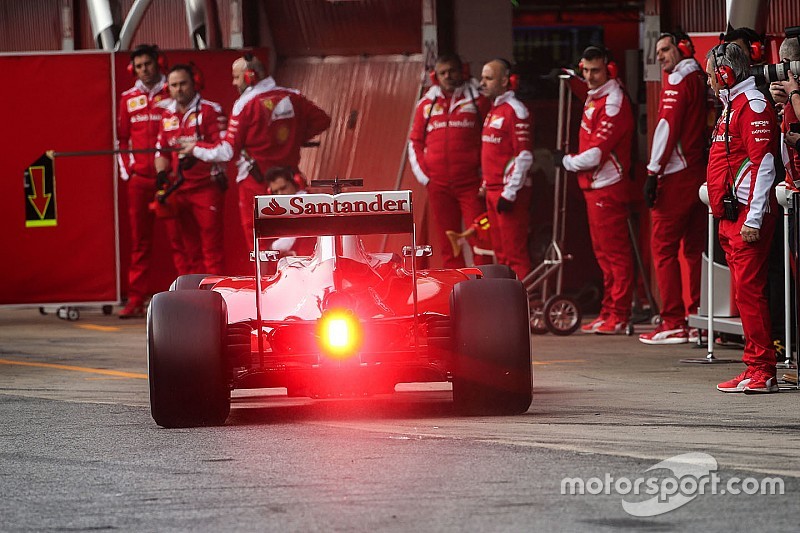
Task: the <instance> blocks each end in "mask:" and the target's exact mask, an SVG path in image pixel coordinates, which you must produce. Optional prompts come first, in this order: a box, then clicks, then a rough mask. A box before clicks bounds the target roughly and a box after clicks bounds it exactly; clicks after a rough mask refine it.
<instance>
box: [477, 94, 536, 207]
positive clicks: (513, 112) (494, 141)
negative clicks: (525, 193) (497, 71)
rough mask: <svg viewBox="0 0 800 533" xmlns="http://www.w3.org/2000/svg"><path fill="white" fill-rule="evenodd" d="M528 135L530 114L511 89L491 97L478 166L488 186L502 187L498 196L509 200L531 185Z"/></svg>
mask: <svg viewBox="0 0 800 533" xmlns="http://www.w3.org/2000/svg"><path fill="white" fill-rule="evenodd" d="M531 135H532V132H531V114H530V112H529V111H528V108H527V107H525V105H524V104H523V103H522V102H520V101H519V100H517V98H516V97H515V96H514V91H507V92H505V93H503V94H501V95H500V96H498V97H497V98H495V101H494V105H493V106H492V108H491V110H490V111H489V114H488V115H486V119H485V120H484V121H483V132H482V134H481V141H482V147H481V170H482V171H483V183H484V186H485V187H486V188H487V189H488V190H500V189H502V191H503V192H502V193H501V194H502V196H503V197H505V198H506V200H510V201H512V202H513V201H514V200H516V199H517V191H519V190H520V189H521V188H522V187H524V186H526V185H527V186H530V185H531V178H530V176H528V171H529V170H530V168H531V165H532V164H533V141H532V139H531Z"/></svg>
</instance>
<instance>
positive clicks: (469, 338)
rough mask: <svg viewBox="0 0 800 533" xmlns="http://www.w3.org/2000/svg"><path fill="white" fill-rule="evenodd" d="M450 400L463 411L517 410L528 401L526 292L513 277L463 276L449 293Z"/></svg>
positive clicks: (502, 412) (524, 408)
mask: <svg viewBox="0 0 800 533" xmlns="http://www.w3.org/2000/svg"><path fill="white" fill-rule="evenodd" d="M450 311H451V323H452V327H453V348H454V352H455V355H454V358H455V364H454V371H453V401H454V402H455V405H456V409H458V410H459V411H460V412H462V413H464V414H488V415H515V414H521V413H524V412H526V411H527V410H528V408H529V407H530V405H531V400H532V372H531V337H530V331H529V327H530V326H529V316H528V296H527V293H526V291H525V288H524V287H523V286H522V283H520V282H519V281H516V280H511V279H488V280H466V281H464V282H461V283H458V284H456V285H455V286H454V287H453V292H452V293H451V295H450Z"/></svg>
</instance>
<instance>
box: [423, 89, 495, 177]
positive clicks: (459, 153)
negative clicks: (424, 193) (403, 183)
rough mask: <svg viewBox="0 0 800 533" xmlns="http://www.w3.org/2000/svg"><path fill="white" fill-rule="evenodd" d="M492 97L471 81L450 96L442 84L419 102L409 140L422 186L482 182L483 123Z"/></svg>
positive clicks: (430, 90)
mask: <svg viewBox="0 0 800 533" xmlns="http://www.w3.org/2000/svg"><path fill="white" fill-rule="evenodd" d="M489 105H490V104H489V100H488V99H487V98H486V97H485V96H483V95H482V94H480V93H479V92H478V89H477V87H475V86H474V85H472V83H470V82H467V83H464V84H463V85H462V86H461V87H458V88H456V90H455V91H453V94H452V95H451V96H450V97H449V98H448V97H447V95H445V93H444V91H443V90H442V88H441V87H440V86H439V85H434V86H433V87H431V88H430V89H429V90H428V92H427V93H425V96H423V97H422V99H421V100H420V101H419V102H417V107H416V110H415V111H414V123H413V126H412V127H411V134H410V135H409V141H408V160H409V163H410V164H411V169H412V171H413V172H414V176H415V177H416V178H417V181H419V182H420V183H421V184H422V185H428V182H429V181H430V180H433V181H435V182H437V183H442V184H456V185H466V184H470V183H472V184H475V185H476V186H477V185H478V184H479V183H480V173H479V169H480V164H481V156H480V150H481V126H482V119H483V117H485V116H486V113H487V112H488V111H489Z"/></svg>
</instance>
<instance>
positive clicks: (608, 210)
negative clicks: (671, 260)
mask: <svg viewBox="0 0 800 533" xmlns="http://www.w3.org/2000/svg"><path fill="white" fill-rule="evenodd" d="M579 69H580V71H581V73H582V75H583V78H584V80H585V82H586V85H587V87H588V89H589V91H588V93H587V96H586V102H585V104H584V106H583V115H582V117H581V127H580V134H579V138H578V149H579V152H578V153H576V154H568V155H563V157H562V154H560V153H557V154H556V156H555V162H556V164H559V163H560V164H562V165H563V166H564V168H565V169H566V170H568V171H569V172H577V173H578V185H579V186H580V188H581V189H582V190H583V194H584V198H585V199H586V212H587V215H588V220H589V233H590V236H591V239H592V248H593V250H594V254H595V258H596V259H597V263H598V265H599V266H600V269H601V270H602V271H603V300H602V307H601V309H600V315H599V316H598V317H597V318H596V319H595V320H593V321H592V322H590V323H588V324H585V325H583V326H582V327H581V331H583V332H585V333H599V334H603V335H615V334H621V333H625V330H626V328H627V325H628V320H629V316H630V312H631V294H632V290H633V285H632V284H633V265H632V262H631V243H630V240H629V239H628V222H627V221H628V202H629V196H630V195H629V190H628V189H629V180H628V176H629V172H630V170H629V169H630V164H631V139H632V135H633V111H632V109H631V104H630V101H629V100H628V98H627V96H626V95H625V92H624V91H623V89H622V85H621V84H620V82H619V81H617V79H616V65H615V64H614V63H613V62H611V61H610V58H609V55H608V51H607V50H606V49H605V48H601V47H599V46H589V47H587V48H586V49H585V50H584V51H583V54H582V59H581V63H580V66H579ZM559 160H560V161H559Z"/></svg>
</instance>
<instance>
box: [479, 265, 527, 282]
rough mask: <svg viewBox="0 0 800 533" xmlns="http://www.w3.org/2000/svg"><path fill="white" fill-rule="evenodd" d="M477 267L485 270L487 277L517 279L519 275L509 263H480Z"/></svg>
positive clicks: (484, 275) (484, 273) (482, 270)
mask: <svg viewBox="0 0 800 533" xmlns="http://www.w3.org/2000/svg"><path fill="white" fill-rule="evenodd" d="M476 268H477V269H478V270H480V271H481V272H483V277H484V278H485V279H496V278H499V279H517V275H516V274H514V271H513V270H511V267H510V266H508V265H478V266H477V267H476Z"/></svg>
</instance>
